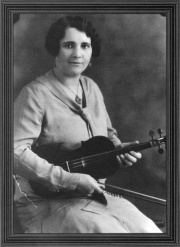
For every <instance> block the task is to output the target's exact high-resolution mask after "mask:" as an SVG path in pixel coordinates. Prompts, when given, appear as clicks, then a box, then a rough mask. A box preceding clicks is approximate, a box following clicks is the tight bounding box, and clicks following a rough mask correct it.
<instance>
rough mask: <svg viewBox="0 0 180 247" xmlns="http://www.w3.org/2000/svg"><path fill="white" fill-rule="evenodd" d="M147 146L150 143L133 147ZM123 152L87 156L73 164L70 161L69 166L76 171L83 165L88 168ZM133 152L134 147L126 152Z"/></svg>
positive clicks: (113, 151) (114, 151) (112, 151)
mask: <svg viewBox="0 0 180 247" xmlns="http://www.w3.org/2000/svg"><path fill="white" fill-rule="evenodd" d="M147 144H149V142H147V143H143V144H137V145H134V146H133V147H137V146H138V147H140V146H147ZM141 149H142V148H141ZM122 150H123V149H122ZM122 150H121V149H119V150H118V149H115V150H111V151H107V152H104V153H100V154H95V155H91V156H86V157H85V158H84V159H83V158H81V159H77V160H74V161H72V163H71V161H69V165H70V168H71V169H75V168H78V167H80V166H82V163H83V164H85V165H86V166H88V165H91V164H92V163H96V162H97V161H102V160H104V159H106V158H107V156H108V157H109V158H111V157H113V156H114V155H117V154H118V153H119V152H120V151H122ZM131 150H132V147H130V148H127V149H126V151H125V152H129V151H131Z"/></svg>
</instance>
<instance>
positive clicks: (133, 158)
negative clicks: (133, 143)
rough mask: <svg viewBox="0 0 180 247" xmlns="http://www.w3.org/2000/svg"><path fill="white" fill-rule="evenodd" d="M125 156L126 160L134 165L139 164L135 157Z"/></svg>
mask: <svg viewBox="0 0 180 247" xmlns="http://www.w3.org/2000/svg"><path fill="white" fill-rule="evenodd" d="M124 156H125V159H126V160H127V161H130V162H132V163H136V162H137V159H136V158H135V157H134V156H132V155H130V154H128V153H126V154H124Z"/></svg>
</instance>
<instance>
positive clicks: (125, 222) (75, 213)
mask: <svg viewBox="0 0 180 247" xmlns="http://www.w3.org/2000/svg"><path fill="white" fill-rule="evenodd" d="M81 83H82V87H83V91H84V96H85V100H86V107H85V108H83V109H82V108H81V106H80V105H78V104H77V103H76V102H75V101H73V100H72V99H71V98H70V97H68V95H67V94H66V92H65V91H64V89H63V86H62V85H61V83H60V82H59V81H58V80H57V79H56V78H55V77H54V75H53V72H52V70H51V71H49V72H47V73H46V74H45V75H42V76H40V77H37V78H36V80H34V81H33V82H31V83H30V84H28V85H27V86H25V87H24V88H23V89H22V91H21V93H20V95H19V96H18V98H17V99H16V101H15V110H14V117H15V118H14V178H15V196H14V201H15V204H14V205H15V209H16V213H17V215H18V220H19V222H20V225H21V228H22V231H23V232H24V233H126V232H127V233H143V232H155V233H161V231H160V230H159V229H158V228H157V227H156V225H155V224H154V223H153V222H152V221H151V220H150V219H149V218H147V217H146V216H145V215H144V214H142V213H141V212H140V211H139V210H138V209H137V208H136V207H135V206H134V205H133V204H132V203H130V202H129V201H127V200H126V199H124V198H122V197H114V196H112V195H109V194H107V193H104V196H105V198H106V200H107V203H104V202H102V201H99V200H95V199H93V198H91V197H78V196H76V195H75V194H73V191H74V190H75V189H76V186H77V184H78V181H79V174H78V173H69V172H67V171H65V170H63V169H62V168H61V167H59V166H54V165H53V164H51V163H49V162H48V161H47V160H45V159H43V158H40V157H39V156H38V155H36V154H35V153H34V152H33V151H32V150H31V147H32V145H33V146H40V145H43V144H52V143H59V144H60V147H61V149H62V150H68V151H70V150H74V149H77V148H78V147H80V146H81V141H86V140H88V139H89V138H91V137H92V136H95V135H101V136H105V137H108V138H109V139H110V140H111V141H112V142H113V143H114V145H115V146H117V145H118V144H119V143H120V140H119V138H118V137H117V133H116V130H115V129H114V128H113V127H112V125H111V121H110V119H109V116H108V113H107V111H106V107H105V104H104V100H103V96H102V94H101V92H100V90H99V87H98V86H97V84H96V83H95V82H94V81H93V80H91V79H90V78H88V77H86V76H81ZM84 116H86V117H88V122H87V118H86V120H85V118H84ZM29 180H34V181H38V182H39V183H41V184H43V185H45V186H47V187H49V188H51V189H55V190H60V191H61V192H62V195H61V196H59V197H58V198H53V199H52V198H51V199H47V198H43V197H42V196H38V195H36V194H35V193H34V192H33V190H32V189H31V187H30V185H29V182H28V181H29Z"/></svg>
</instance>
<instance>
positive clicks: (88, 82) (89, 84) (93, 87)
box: [81, 75, 102, 94]
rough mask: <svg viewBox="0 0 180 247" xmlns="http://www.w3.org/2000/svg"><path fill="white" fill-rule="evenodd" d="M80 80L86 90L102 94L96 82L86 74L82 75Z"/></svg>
mask: <svg viewBox="0 0 180 247" xmlns="http://www.w3.org/2000/svg"><path fill="white" fill-rule="evenodd" d="M81 80H82V83H83V85H84V86H85V88H86V89H87V91H89V92H96V93H99V94H102V93H101V90H100V88H99V86H98V84H97V83H96V82H95V81H94V80H93V79H91V78H90V77H88V76H85V75H82V76H81Z"/></svg>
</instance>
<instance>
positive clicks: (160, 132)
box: [158, 129, 163, 137]
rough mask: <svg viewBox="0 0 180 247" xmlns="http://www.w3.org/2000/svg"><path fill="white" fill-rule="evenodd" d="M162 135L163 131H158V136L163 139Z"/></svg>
mask: <svg viewBox="0 0 180 247" xmlns="http://www.w3.org/2000/svg"><path fill="white" fill-rule="evenodd" d="M162 133H163V131H162V129H158V134H159V136H160V137H162Z"/></svg>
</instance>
